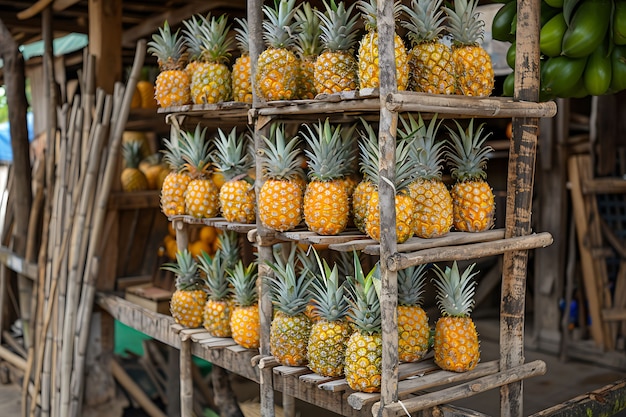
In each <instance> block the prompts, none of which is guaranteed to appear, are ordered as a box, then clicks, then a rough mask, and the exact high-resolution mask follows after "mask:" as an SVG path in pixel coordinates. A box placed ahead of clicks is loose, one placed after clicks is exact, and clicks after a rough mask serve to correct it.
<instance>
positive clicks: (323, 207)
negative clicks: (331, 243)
mask: <svg viewBox="0 0 626 417" xmlns="http://www.w3.org/2000/svg"><path fill="white" fill-rule="evenodd" d="M305 128H306V130H305V133H304V135H303V136H304V139H305V140H306V143H307V144H308V146H309V148H310V149H307V150H305V155H306V156H307V158H308V164H309V179H310V181H309V183H308V184H307V186H306V191H305V192H304V220H305V222H306V224H307V226H308V227H309V229H310V230H312V231H314V232H316V233H319V234H320V235H336V234H339V233H340V232H342V231H343V230H344V229H345V228H346V225H347V224H348V220H349V213H350V200H349V197H348V190H347V188H346V186H345V183H344V182H343V181H342V178H344V177H346V174H347V172H346V169H347V168H349V167H350V164H351V163H352V161H351V160H350V154H351V152H350V148H349V147H346V146H345V144H344V143H343V140H342V139H343V138H342V135H341V125H337V126H335V127H334V128H333V127H332V126H331V125H330V122H329V120H328V119H326V121H325V122H321V121H320V122H318V124H317V125H316V126H315V131H314V130H313V129H311V127H310V126H309V125H305Z"/></svg>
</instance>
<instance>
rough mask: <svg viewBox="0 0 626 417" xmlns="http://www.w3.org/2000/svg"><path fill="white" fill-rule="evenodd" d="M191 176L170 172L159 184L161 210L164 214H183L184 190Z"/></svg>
mask: <svg viewBox="0 0 626 417" xmlns="http://www.w3.org/2000/svg"><path fill="white" fill-rule="evenodd" d="M189 181H191V178H190V177H189V175H187V174H181V173H177V172H174V171H172V172H170V173H169V174H167V176H166V177H165V179H164V180H163V185H162V186H161V210H162V211H163V214H165V215H166V216H176V215H179V214H185V191H186V190H187V185H189Z"/></svg>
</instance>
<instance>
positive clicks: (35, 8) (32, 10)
mask: <svg viewBox="0 0 626 417" xmlns="http://www.w3.org/2000/svg"><path fill="white" fill-rule="evenodd" d="M52 2H53V0H39V1H38V2H36V3H35V4H33V5H32V6H30V7H29V8H28V9H24V10H22V11H21V12H19V13H18V14H17V18H18V19H20V20H26V19H30V18H31V17H34V16H36V15H38V14H39V13H41V12H42V11H44V9H45V8H46V7H48V6H49V5H51V4H52Z"/></svg>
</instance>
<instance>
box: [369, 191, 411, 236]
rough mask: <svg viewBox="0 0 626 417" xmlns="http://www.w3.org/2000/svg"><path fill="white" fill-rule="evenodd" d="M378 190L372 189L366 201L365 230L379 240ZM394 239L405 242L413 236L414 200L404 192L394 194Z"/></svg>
mask: <svg viewBox="0 0 626 417" xmlns="http://www.w3.org/2000/svg"><path fill="white" fill-rule="evenodd" d="M378 201H379V196H378V191H374V192H373V193H372V195H371V197H370V200H369V202H368V203H367V221H366V223H365V232H366V233H367V235H368V236H369V237H371V238H372V239H374V240H377V241H380V211H379V209H378ZM395 205H396V241H397V243H404V242H406V241H407V240H408V239H409V238H410V237H411V236H413V218H414V216H415V202H414V201H413V199H412V198H411V197H410V196H408V195H405V194H396V198H395Z"/></svg>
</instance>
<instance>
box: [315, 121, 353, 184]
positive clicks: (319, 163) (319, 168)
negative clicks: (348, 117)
mask: <svg viewBox="0 0 626 417" xmlns="http://www.w3.org/2000/svg"><path fill="white" fill-rule="evenodd" d="M304 127H305V132H304V133H303V136H304V139H305V141H306V143H307V145H308V146H309V148H310V149H306V150H305V151H304V154H305V155H306V157H307V159H308V165H309V177H310V178H311V179H312V180H317V181H332V180H335V179H338V178H342V177H344V176H346V175H347V174H348V173H349V170H350V167H351V164H352V158H353V156H352V155H351V151H350V149H351V147H348V146H345V145H344V143H343V136H342V134H341V125H336V126H335V127H334V128H333V126H331V124H330V121H329V120H328V118H327V119H326V120H325V121H324V122H322V121H319V122H318V123H317V125H315V129H312V128H311V126H310V125H308V124H307V125H304Z"/></svg>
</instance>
